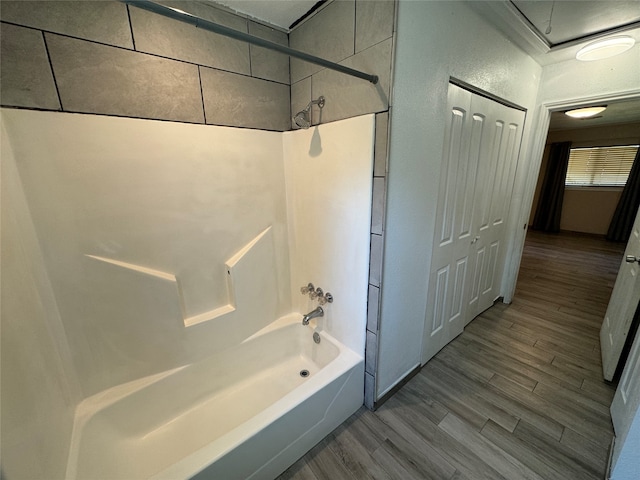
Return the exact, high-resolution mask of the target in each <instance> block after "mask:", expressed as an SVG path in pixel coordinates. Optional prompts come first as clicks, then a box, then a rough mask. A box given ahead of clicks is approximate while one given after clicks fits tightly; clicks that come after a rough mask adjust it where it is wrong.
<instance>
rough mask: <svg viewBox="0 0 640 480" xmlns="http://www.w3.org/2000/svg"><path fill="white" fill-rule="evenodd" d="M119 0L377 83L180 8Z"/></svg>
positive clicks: (365, 75) (148, 0) (373, 77)
mask: <svg viewBox="0 0 640 480" xmlns="http://www.w3.org/2000/svg"><path fill="white" fill-rule="evenodd" d="M120 1H121V2H123V3H126V4H127V5H132V6H134V7H138V8H142V9H144V10H148V11H150V12H153V13H158V14H160V15H164V16H165V17H169V18H173V19H174V20H179V21H181V22H185V23H188V24H190V25H194V26H195V27H196V28H202V29H203V30H208V31H210V32H214V33H218V34H220V35H224V36H225V37H230V38H234V39H236V40H241V41H243V42H249V43H251V44H253V45H257V46H259V47H264V48H268V49H270V50H275V51H276V52H280V53H284V54H287V55H289V56H291V57H295V58H299V59H300V60H304V61H305V62H310V63H315V64H316V65H321V66H323V67H326V68H329V69H331V70H335V71H337V72H341V73H345V74H347V75H351V76H353V77H358V78H362V79H364V80H368V81H369V82H371V83H373V84H376V83H378V76H377V75H371V74H368V73H364V72H361V71H359V70H354V69H353V68H349V67H345V66H343V65H339V64H337V63H334V62H330V61H329V60H325V59H324V58H320V57H316V56H314V55H309V54H308V53H304V52H301V51H299V50H294V49H293V48H289V47H285V46H284V45H280V44H278V43H274V42H270V41H269V40H265V39H263V38H259V37H256V36H254V35H249V34H248V33H244V32H240V31H238V30H234V29H233V28H229V27H225V26H223V25H218V24H217V23H213V22H210V21H208V20H205V19H203V18H200V17H197V16H195V15H191V14H190V13H187V12H183V11H182V10H180V9H177V8H172V7H167V6H164V5H160V4H158V3H155V2H153V1H152V0H120Z"/></svg>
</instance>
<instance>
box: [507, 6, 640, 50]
mask: <svg viewBox="0 0 640 480" xmlns="http://www.w3.org/2000/svg"><path fill="white" fill-rule="evenodd" d="M510 3H511V4H512V5H513V6H514V7H515V8H516V9H517V10H518V12H519V13H520V14H521V15H522V16H523V17H524V18H526V20H527V21H528V22H529V23H530V24H531V28H532V29H533V30H534V31H535V33H537V34H538V35H539V36H540V37H542V39H543V40H544V41H545V42H546V43H547V44H548V45H549V46H550V47H553V46H557V45H560V44H563V43H566V42H572V41H576V40H580V39H584V38H588V37H591V36H593V35H597V34H601V33H609V32H612V31H614V30H616V29H620V28H626V27H630V26H633V24H634V23H637V22H640V2H638V0H635V1H630V2H629V1H626V2H625V1H616V0H613V1H612V0H608V1H602V0H600V1H560V0H559V1H547V0H543V1H524V0H511V2H510ZM636 26H637V25H636Z"/></svg>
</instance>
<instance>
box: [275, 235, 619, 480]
mask: <svg viewBox="0 0 640 480" xmlns="http://www.w3.org/2000/svg"><path fill="white" fill-rule="evenodd" d="M623 252H624V245H621V244H614V243H609V242H606V241H605V240H602V239H599V238H596V237H588V236H577V235H569V234H560V235H548V234H542V233H538V232H530V233H529V234H528V235H527V241H526V243H525V249H524V254H523V258H522V265H521V268H520V274H519V277H518V284H517V290H516V294H515V296H514V299H513V303H512V304H510V305H504V304H502V303H497V304H496V305H494V306H493V307H491V308H490V309H489V310H487V311H486V312H484V313H483V314H481V315H480V316H479V317H477V318H476V319H475V320H473V321H472V322H471V323H469V325H467V327H466V328H465V331H464V333H463V334H461V335H460V336H458V337H457V338H456V339H455V340H454V341H453V342H451V343H450V344H449V345H447V346H446V347H445V348H444V349H443V350H441V351H440V352H439V353H438V354H437V355H436V356H435V357H434V358H433V359H432V360H431V361H429V362H428V363H427V364H426V365H425V366H424V367H423V368H422V369H421V370H420V372H419V373H418V374H417V375H416V376H414V377H413V378H412V379H411V380H410V381H409V382H408V383H407V384H406V385H404V386H403V387H402V388H401V389H400V390H399V391H398V392H397V393H396V394H395V395H394V396H392V397H391V398H390V399H389V400H388V401H387V402H386V403H384V404H383V405H382V406H381V407H380V408H379V409H378V410H377V411H375V412H371V411H368V410H366V409H365V408H361V409H360V410H359V411H358V412H356V413H355V414H354V415H352V416H351V417H350V418H349V419H347V421H345V422H344V423H343V424H342V425H340V426H339V427H338V428H337V429H336V430H335V431H333V432H332V433H331V434H329V435H328V436H327V437H326V438H325V439H324V440H322V441H321V442H320V443H319V444H318V445H316V446H315V447H314V448H313V449H311V450H310V451H309V452H308V453H307V454H306V455H305V456H304V457H302V458H301V459H300V460H299V461H298V462H296V463H295V464H294V465H292V466H291V467H290V468H289V469H288V470H287V471H285V472H284V473H283V474H282V475H281V476H280V477H279V479H281V480H288V479H296V480H324V479H327V480H342V479H369V478H372V479H381V480H385V479H402V480H411V479H419V480H424V479H434V480H462V479H486V480H520V479H531V480H573V479H575V480H589V479H602V478H604V476H605V469H606V465H607V458H608V451H609V447H610V444H611V440H612V436H613V430H612V426H611V417H610V413H609V405H610V404H611V400H612V398H613V394H614V391H615V387H614V386H613V385H610V384H607V383H605V382H604V381H603V380H602V370H601V361H600V345H599V331H600V325H601V323H602V319H603V317H604V313H605V311H606V307H607V303H608V300H609V296H610V294H611V290H612V288H613V284H614V282H615V277H616V274H617V271H618V268H619V266H620V262H621V259H622V254H623Z"/></svg>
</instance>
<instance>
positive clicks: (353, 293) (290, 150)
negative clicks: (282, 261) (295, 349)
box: [284, 115, 375, 356]
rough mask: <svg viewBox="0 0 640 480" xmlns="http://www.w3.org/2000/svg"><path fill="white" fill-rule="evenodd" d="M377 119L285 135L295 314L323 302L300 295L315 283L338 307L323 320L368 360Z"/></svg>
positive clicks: (329, 306)
mask: <svg viewBox="0 0 640 480" xmlns="http://www.w3.org/2000/svg"><path fill="white" fill-rule="evenodd" d="M374 118H375V116H374V115H365V116H361V117H355V118H351V119H348V120H342V121H339V122H333V123H328V124H323V125H320V126H318V127H313V128H310V129H308V130H298V131H295V132H289V133H285V134H284V154H285V165H286V179H287V180H286V181H287V197H288V202H289V225H290V233H291V235H290V238H291V241H290V248H291V279H292V283H291V286H292V290H291V292H292V293H291V294H292V297H293V305H294V310H298V311H300V312H301V313H306V312H309V311H311V310H313V309H314V308H316V306H317V305H318V304H317V301H311V300H310V299H309V297H308V296H303V295H301V293H300V287H301V286H303V285H306V284H307V283H309V282H312V283H313V284H314V285H315V286H316V287H321V288H322V289H323V290H324V291H325V292H330V293H331V294H332V295H333V297H334V302H333V303H331V304H329V303H327V304H326V305H325V306H324V307H323V308H324V311H325V316H324V317H323V318H320V319H318V320H317V324H318V326H319V328H326V329H327V331H328V332H329V333H330V334H331V335H333V336H334V337H335V338H337V339H338V340H339V341H340V342H342V343H343V344H345V345H347V346H348V347H349V348H351V349H352V350H353V351H355V352H356V353H358V354H359V355H363V356H364V343H365V330H366V316H367V290H368V285H367V284H368V278H369V230H370V226H371V194H372V171H373V146H374V129H375V123H374Z"/></svg>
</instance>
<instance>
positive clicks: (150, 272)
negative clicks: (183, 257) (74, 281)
mask: <svg viewBox="0 0 640 480" xmlns="http://www.w3.org/2000/svg"><path fill="white" fill-rule="evenodd" d="M272 235H273V234H272V229H271V227H270V226H269V227H267V228H266V229H265V230H264V231H263V232H261V233H260V234H259V235H257V236H256V237H255V238H254V239H253V240H251V241H250V242H249V243H247V244H246V245H245V246H244V247H242V248H241V249H240V250H239V251H238V252H237V253H236V254H235V255H233V256H232V257H231V258H229V259H228V260H227V261H226V262H225V270H226V274H227V275H226V279H227V303H226V304H225V305H222V306H220V307H217V308H214V309H212V310H209V311H206V312H203V313H199V314H197V315H191V316H187V313H186V312H187V309H186V305H185V297H184V294H183V291H182V285H181V283H180V279H179V278H178V277H177V276H176V275H174V274H172V273H167V272H162V271H160V270H154V269H152V268H148V267H144V266H142V265H137V264H135V263H129V262H123V261H121V260H116V259H113V258H106V257H101V256H98V255H89V254H85V257H87V258H91V259H93V260H96V261H99V262H102V263H105V264H108V265H113V266H116V267H119V268H121V269H124V270H125V271H129V272H132V273H134V272H135V273H134V274H142V276H141V277H140V278H141V279H142V281H146V280H145V278H146V279H147V280H148V279H154V280H160V281H161V282H169V283H170V284H173V285H174V288H175V294H176V302H178V304H179V305H180V312H181V315H182V322H183V324H184V326H185V327H191V326H194V325H198V324H201V323H203V322H210V321H212V320H216V319H221V318H223V317H226V316H229V315H230V314H232V313H234V312H236V311H237V310H248V309H250V308H251V307H252V305H255V303H256V300H255V297H256V292H263V295H264V297H265V299H264V300H265V301H267V303H268V302H269V300H268V299H269V297H270V298H272V299H273V298H276V297H277V296H276V294H275V293H274V292H264V286H265V282H264V279H263V278H261V276H260V275H256V272H265V274H272V272H274V271H275V265H274V262H275V260H274V251H273V239H272ZM275 283H276V282H275V281H273V280H271V281H268V282H266V285H273V286H274V287H273V288H275Z"/></svg>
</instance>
